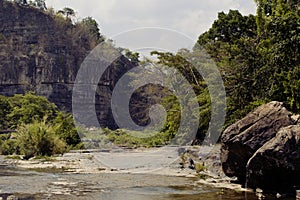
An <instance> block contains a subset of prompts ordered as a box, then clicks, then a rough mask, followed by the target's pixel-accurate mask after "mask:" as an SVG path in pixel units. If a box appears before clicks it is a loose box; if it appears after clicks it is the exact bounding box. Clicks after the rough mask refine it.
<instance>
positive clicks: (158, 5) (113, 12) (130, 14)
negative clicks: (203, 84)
mask: <svg viewBox="0 0 300 200" xmlns="http://www.w3.org/2000/svg"><path fill="white" fill-rule="evenodd" d="M46 3H47V6H48V7H53V8H54V9H56V10H58V9H62V8H64V7H71V8H73V9H74V10H75V11H76V15H77V20H80V19H82V18H84V17H86V16H92V17H93V18H95V19H96V20H97V22H98V23H99V26H100V30H101V33H103V34H104V35H105V36H106V37H107V38H113V39H115V38H114V36H115V35H118V34H120V33H122V32H124V31H129V30H132V29H136V28H141V27H160V28H164V29H172V30H174V31H179V32H181V33H183V34H185V35H187V36H188V37H190V38H192V39H193V40H194V41H196V40H197V38H198V36H199V35H200V34H201V33H203V32H205V31H206V30H208V29H209V28H210V26H211V24H212V23H213V21H214V20H215V19H216V18H217V13H218V12H220V11H224V12H228V10H229V9H238V10H240V11H241V12H242V14H244V15H248V14H255V10H256V5H255V3H254V1H253V0H88V1H87V0H46ZM75 20H76V19H75ZM118 42H120V41H117V43H118Z"/></svg>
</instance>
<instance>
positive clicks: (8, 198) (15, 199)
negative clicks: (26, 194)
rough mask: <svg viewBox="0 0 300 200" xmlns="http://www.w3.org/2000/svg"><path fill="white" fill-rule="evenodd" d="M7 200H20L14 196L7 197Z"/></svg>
mask: <svg viewBox="0 0 300 200" xmlns="http://www.w3.org/2000/svg"><path fill="white" fill-rule="evenodd" d="M7 200H18V197H16V196H14V195H10V196H8V197H7Z"/></svg>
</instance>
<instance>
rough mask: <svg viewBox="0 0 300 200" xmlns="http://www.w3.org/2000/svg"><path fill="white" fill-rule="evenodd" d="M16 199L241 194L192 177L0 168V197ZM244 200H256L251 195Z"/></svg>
mask: <svg viewBox="0 0 300 200" xmlns="http://www.w3.org/2000/svg"><path fill="white" fill-rule="evenodd" d="M9 195H15V196H17V197H18V199H70V200H71V199H101V200H119V199H122V200H132V199H136V200H139V199H143V200H171V199H172V200H185V199H189V200H199V199H205V200H206V199H207V200H210V199H211V200H215V199H224V200H240V199H245V193H244V192H236V191H232V190H221V189H218V188H212V187H208V186H204V185H199V184H196V180H195V178H185V177H172V176H161V175H151V174H120V173H100V174H67V173H59V172H55V173H53V172H37V171H31V170H23V169H19V168H14V167H7V166H0V197H2V198H3V199H6V197H7V196H9ZM247 199H248V200H254V199H257V197H256V195H255V194H253V193H249V194H247Z"/></svg>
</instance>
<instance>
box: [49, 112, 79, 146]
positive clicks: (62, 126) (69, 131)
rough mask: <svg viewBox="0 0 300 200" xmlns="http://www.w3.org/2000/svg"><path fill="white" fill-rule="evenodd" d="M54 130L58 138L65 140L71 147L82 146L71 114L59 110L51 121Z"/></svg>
mask: <svg viewBox="0 0 300 200" xmlns="http://www.w3.org/2000/svg"><path fill="white" fill-rule="evenodd" d="M53 125H54V130H55V132H56V133H57V135H59V137H60V139H62V140H63V141H65V142H66V144H67V145H69V146H70V148H71V149H78V148H82V145H81V139H80V137H79V135H78V133H77V129H76V127H75V125H74V120H73V117H72V115H68V114H64V113H61V112H59V113H58V115H57V117H56V118H55V119H54V121H53Z"/></svg>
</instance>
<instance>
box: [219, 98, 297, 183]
mask: <svg viewBox="0 0 300 200" xmlns="http://www.w3.org/2000/svg"><path fill="white" fill-rule="evenodd" d="M291 116H292V113H291V112H289V111H287V110H286V108H284V107H283V105H282V103H280V102H275V101H274V102H270V103H268V104H265V105H262V106H260V107H259V108H257V109H256V110H255V111H253V112H251V113H249V114H248V115H247V116H246V117H245V118H243V119H242V120H240V121H238V122H236V123H235V124H233V125H231V126H229V127H228V128H227V129H226V130H225V131H224V133H223V135H222V137H221V143H222V146H221V162H222V168H223V171H224V173H225V174H226V175H227V176H229V177H233V176H235V177H237V178H238V180H239V181H240V182H241V183H245V180H246V165H247V162H248V160H249V159H250V158H251V157H252V156H253V154H254V153H255V152H256V151H257V150H258V149H259V148H260V147H262V146H263V145H264V144H265V143H266V142H267V141H269V140H271V139H272V138H273V137H275V135H276V133H277V132H278V130H279V129H280V128H282V127H286V126H289V125H294V124H295V121H294V120H293V119H292V117H291Z"/></svg>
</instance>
